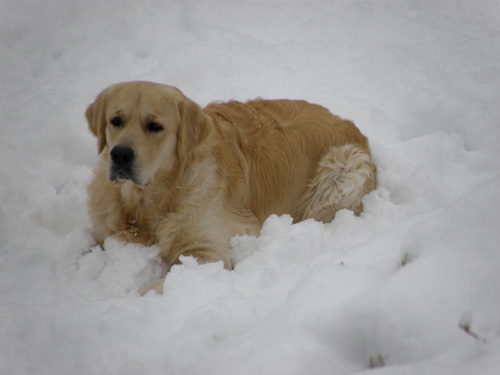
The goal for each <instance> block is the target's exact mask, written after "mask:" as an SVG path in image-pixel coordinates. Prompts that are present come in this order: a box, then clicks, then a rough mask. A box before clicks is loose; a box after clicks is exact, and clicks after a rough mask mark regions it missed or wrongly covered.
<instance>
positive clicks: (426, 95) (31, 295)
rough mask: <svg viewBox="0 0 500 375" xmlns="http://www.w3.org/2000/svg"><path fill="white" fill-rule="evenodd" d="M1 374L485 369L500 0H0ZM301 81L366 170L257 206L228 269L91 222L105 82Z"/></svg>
mask: <svg viewBox="0 0 500 375" xmlns="http://www.w3.org/2000/svg"><path fill="white" fill-rule="evenodd" d="M0 61H1V65H0V80H1V81H0V160H1V162H0V374H9V375H18V374H19V375H21V374H47V375H59V374H60V375H65V374H73V375H79V374H81V375H83V374H85V375H92V374H96V375H102V374H106V375H114V374H120V375H135V374H169V375H177V374H203V375H211V374H214V375H222V374H231V375H235V374H252V375H256V374H259V375H262V374H269V375H294V374H297V375H303V374H304V375H310V374H361V373H373V374H411V375H420V374H433V375H440V374H446V375H448V374H450V375H456V374H459V375H460V374H482V375H484V374H498V373H499V371H500V370H499V369H500V271H499V270H500V105H499V103H500V3H499V2H498V1H496V0H478V1H469V0H456V1H453V2H451V1H434V0H407V1H400V0H364V1H362V0H335V1H331V0H320V1H314V2H313V1H308V0H289V1H286V0H271V1H267V0H248V1H229V0H214V1H208V0H201V1H200V0H187V1H179V0H170V1H159V0H145V1H132V0H125V1H118V0H110V1H103V0H99V1H97V0H88V1H75V0H64V1H63V0H52V1H46V2H41V1H35V0H26V1H18V0H3V1H2V2H1V3H0ZM139 79H140V80H152V81H157V82H162V83H167V84H171V85H175V86H177V87H179V88H180V89H181V90H183V91H184V93H185V94H186V95H187V96H189V97H190V98H192V99H194V100H195V101H197V102H198V103H199V104H201V105H205V104H207V103H209V102H210V101H212V100H228V99H231V98H235V99H239V100H246V99H251V98H254V97H256V96H261V97H264V98H301V99H306V100H309V101H312V102H316V103H319V104H322V105H324V106H326V107H328V108H329V109H330V110H331V111H332V112H333V113H336V114H338V115H340V116H342V117H346V118H350V119H352V120H353V121H354V122H355V123H356V124H357V125H358V126H359V128H360V129H361V130H362V131H363V132H364V133H365V134H366V135H367V136H368V137H369V138H370V141H371V145H372V149H373V155H374V159H375V161H376V163H377V165H378V168H379V175H378V177H379V180H378V188H377V190H376V191H374V192H372V193H371V194H369V195H368V196H366V199H365V202H364V205H365V211H364V213H363V214H362V215H361V216H359V217H355V216H354V215H353V214H352V213H351V212H349V211H342V212H340V213H339V214H338V215H337V217H336V219H335V220H334V221H333V222H332V223H330V224H327V225H323V224H320V223H317V222H314V221H306V222H303V223H299V224H296V225H292V224H291V220H290V218H289V217H286V216H285V217H275V216H273V217H270V218H269V219H268V221H267V222H266V223H265V226H264V228H263V230H262V235H261V236H260V237H259V238H253V237H236V238H234V239H233V248H234V259H235V260H236V261H237V265H236V268H235V270H234V271H231V272H229V271H226V270H224V269H223V268H222V265H221V264H218V263H217V264H207V265H203V266H198V265H197V264H196V262H194V261H193V260H192V259H190V258H186V259H184V264H183V265H180V266H176V267H174V268H173V269H172V271H171V272H170V273H169V274H168V276H167V280H166V284H165V294H164V295H163V296H153V295H148V296H146V297H139V294H138V289H139V288H140V287H141V286H142V285H144V284H145V283H147V282H148V281H150V280H152V279H154V278H155V277H157V276H158V275H160V274H161V273H162V272H163V267H162V265H161V263H160V262H159V259H158V257H157V251H158V250H157V249H156V248H154V247H152V248H144V247H141V246H137V245H128V246H123V245H121V244H119V243H116V242H114V241H112V240H108V241H107V242H106V243H105V251H103V250H102V249H100V248H99V247H95V245H94V243H93V241H92V238H91V237H90V235H89V233H88V225H89V221H88V217H87V214H86V193H85V187H86V184H87V183H88V182H89V180H90V178H91V174H92V166H93V165H94V163H95V161H96V158H97V155H96V141H95V139H94V138H93V137H92V135H91V134H90V132H89V131H88V129H87V125H86V122H85V119H84V116H83V112H84V111H85V109H86V106H87V105H88V104H89V103H90V102H91V101H93V99H94V97H95V95H96V94H97V93H98V92H99V91H100V90H102V89H103V88H104V87H106V86H107V85H109V84H111V83H116V82H119V81H127V80H139Z"/></svg>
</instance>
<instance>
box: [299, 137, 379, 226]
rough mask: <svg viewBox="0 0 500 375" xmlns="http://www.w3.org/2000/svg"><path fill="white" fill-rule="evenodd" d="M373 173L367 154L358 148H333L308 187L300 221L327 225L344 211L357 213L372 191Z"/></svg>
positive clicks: (373, 184) (350, 145) (373, 168)
mask: <svg viewBox="0 0 500 375" xmlns="http://www.w3.org/2000/svg"><path fill="white" fill-rule="evenodd" d="M375 173H376V167H375V165H374V164H373V163H372V161H371V157H370V154H369V153H368V152H367V151H365V150H364V149H362V148H361V147H359V146H356V145H352V144H349V145H345V146H340V147H332V148H331V149H330V150H329V151H328V152H327V153H326V154H325V155H324V156H323V158H322V159H321V160H320V162H319V164H318V168H317V170H316V174H315V176H314V177H313V179H312V181H311V183H310V184H309V187H308V190H307V193H306V195H305V198H306V199H305V201H304V207H305V209H304V210H303V213H302V217H301V218H300V219H301V220H305V219H309V218H313V219H315V220H318V221H322V222H324V223H327V222H330V221H331V220H332V219H333V218H334V216H335V213H336V212H337V211H338V210H341V209H343V208H347V209H349V210H353V211H354V212H355V213H356V214H359V213H360V212H361V210H362V209H363V204H362V198H363V196H364V195H365V194H366V193H368V192H370V191H372V190H374V189H375Z"/></svg>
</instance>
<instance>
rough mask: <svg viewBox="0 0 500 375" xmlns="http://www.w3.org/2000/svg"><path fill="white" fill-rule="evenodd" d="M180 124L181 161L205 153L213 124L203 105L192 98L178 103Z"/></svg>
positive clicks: (179, 155)
mask: <svg viewBox="0 0 500 375" xmlns="http://www.w3.org/2000/svg"><path fill="white" fill-rule="evenodd" d="M178 110H179V115H180V125H179V130H178V134H177V157H178V159H179V162H180V163H181V165H182V164H184V163H185V162H188V161H189V160H190V159H191V158H192V157H193V155H196V154H200V153H203V151H204V150H205V147H204V145H206V144H207V142H206V141H207V140H208V139H209V138H210V134H211V126H210V125H211V124H210V122H209V119H208V118H207V116H206V115H205V114H204V113H203V111H202V110H201V107H200V106H199V105H198V104H196V103H195V102H193V101H192V100H190V99H187V98H183V99H182V100H180V101H179V103H178Z"/></svg>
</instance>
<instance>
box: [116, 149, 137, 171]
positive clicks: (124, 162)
mask: <svg viewBox="0 0 500 375" xmlns="http://www.w3.org/2000/svg"><path fill="white" fill-rule="evenodd" d="M110 156H111V160H113V163H114V164H115V165H118V166H122V167H124V166H128V165H130V164H132V162H133V161H134V159H135V152H134V149H133V148H132V147H129V146H122V145H118V146H115V147H113V149H112V150H111V153H110Z"/></svg>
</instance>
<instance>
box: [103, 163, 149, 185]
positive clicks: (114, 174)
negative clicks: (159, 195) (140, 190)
mask: <svg viewBox="0 0 500 375" xmlns="http://www.w3.org/2000/svg"><path fill="white" fill-rule="evenodd" d="M109 179H110V181H112V182H114V183H115V184H117V185H123V184H124V183H126V182H127V181H132V182H133V183H134V184H136V185H138V186H147V185H148V184H144V183H143V182H142V181H140V180H139V178H137V176H136V174H135V173H134V172H133V170H132V168H120V167H117V166H116V165H111V168H110V170H109Z"/></svg>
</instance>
